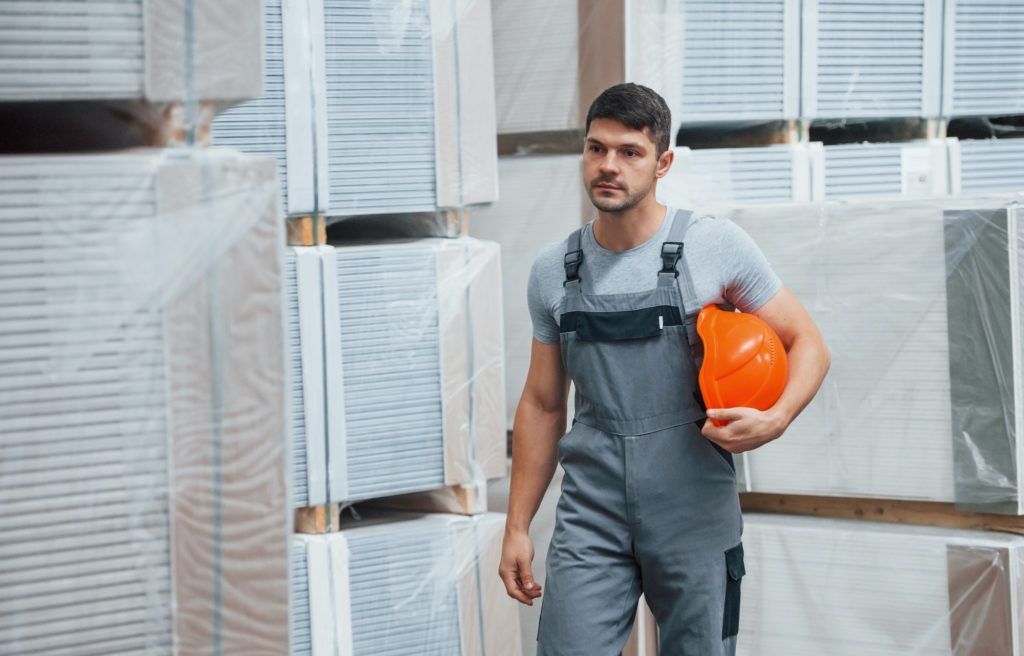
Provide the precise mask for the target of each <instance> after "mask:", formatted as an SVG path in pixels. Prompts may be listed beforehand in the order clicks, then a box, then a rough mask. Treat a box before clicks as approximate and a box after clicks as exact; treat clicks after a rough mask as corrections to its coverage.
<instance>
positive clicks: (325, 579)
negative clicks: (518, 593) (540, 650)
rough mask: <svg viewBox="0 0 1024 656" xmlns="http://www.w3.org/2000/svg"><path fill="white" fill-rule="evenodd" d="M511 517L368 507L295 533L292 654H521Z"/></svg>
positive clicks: (503, 655) (309, 655)
mask: <svg viewBox="0 0 1024 656" xmlns="http://www.w3.org/2000/svg"><path fill="white" fill-rule="evenodd" d="M504 522H505V516H504V515H499V514H495V513H489V514H484V515H477V516H475V517H459V516H449V515H415V514H405V513H389V514H377V515H374V516H372V517H371V516H369V515H367V516H366V517H364V518H363V519H359V520H352V521H347V520H345V521H343V522H342V530H341V532H339V533H330V534H326V535H316V536H311V535H304V536H296V537H295V540H294V550H293V553H294V557H293V588H292V600H293V605H292V627H293V628H292V636H293V640H292V651H291V654H293V655H294V656H334V655H335V654H342V655H346V654H357V655H360V654H384V653H387V654H408V655H409V656H413V655H414V654H427V653H430V654H450V655H465V656H476V655H477V654H493V655H495V656H520V654H521V646H520V636H519V630H518V621H517V615H518V610H517V608H516V606H517V602H515V601H514V600H512V599H511V598H509V597H508V595H507V594H506V592H505V588H504V585H503V584H502V582H501V580H500V579H499V578H498V575H497V571H498V564H499V561H500V559H501V543H502V536H503V533H504V530H503V529H504Z"/></svg>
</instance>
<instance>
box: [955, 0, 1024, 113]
mask: <svg viewBox="0 0 1024 656" xmlns="http://www.w3.org/2000/svg"><path fill="white" fill-rule="evenodd" d="M945 9H946V16H945V38H944V40H943V56H944V59H943V67H942V71H943V80H942V82H943V88H942V113H943V115H944V116H995V115H999V114H1019V113H1021V112H1022V111H1024V58H1022V56H1021V52H1020V44H1021V40H1022V39H1024V6H1021V4H1020V3H1018V2H1012V1H1007V0H1002V1H1000V0H946V1H945Z"/></svg>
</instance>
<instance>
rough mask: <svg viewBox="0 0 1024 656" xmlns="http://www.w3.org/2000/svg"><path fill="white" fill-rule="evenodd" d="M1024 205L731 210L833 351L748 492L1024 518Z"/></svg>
mask: <svg viewBox="0 0 1024 656" xmlns="http://www.w3.org/2000/svg"><path fill="white" fill-rule="evenodd" d="M1019 212H1020V211H1019V208H1018V206H1017V204H1016V203H1015V202H1014V199H1013V198H1012V197H992V198H972V199H930V200H916V201H911V200H905V201H898V200H893V201H873V202H870V201H860V202H848V203H825V204H806V205H791V206H777V207H771V208H768V207H766V208H746V209H737V210H733V211H727V212H723V213H721V214H720V216H722V217H723V218H730V219H732V220H734V221H735V222H736V223H738V224H739V225H740V226H741V227H743V228H744V229H745V230H746V231H747V232H748V233H750V235H751V236H752V237H753V238H754V239H755V241H757V242H758V244H759V245H760V246H761V248H762V249H763V250H764V252H765V254H766V255H767V257H768V259H769V261H771V262H772V263H773V266H774V268H775V270H776V271H777V272H778V274H779V275H780V277H782V279H783V280H784V281H785V282H786V285H787V287H789V288H790V289H791V290H792V291H793V292H794V293H795V294H796V295H797V297H798V298H800V300H801V301H802V302H803V304H804V305H805V306H806V307H807V308H808V309H809V310H810V312H811V314H812V316H813V317H814V318H815V320H816V322H817V323H818V325H819V327H820V328H821V330H822V332H823V334H824V336H825V339H826V342H827V343H828V344H829V348H830V350H831V353H832V368H831V371H830V373H829V376H828V379H827V380H826V382H825V385H824V386H823V388H822V389H821V390H820V391H819V393H818V395H817V397H816V398H815V400H814V401H813V402H812V403H811V405H809V406H808V408H807V409H806V410H805V411H804V412H803V414H802V415H801V416H800V417H799V418H798V419H797V420H796V421H795V422H794V423H793V425H791V426H790V427H789V429H788V430H787V432H786V435H785V436H784V437H783V438H782V439H780V440H778V441H776V442H773V443H771V444H768V445H766V446H765V447H763V448H761V449H758V450H756V451H754V452H751V453H749V454H746V455H745V456H744V457H743V458H742V459H741V462H740V464H741V468H742V469H743V472H742V476H741V477H740V484H741V489H746V490H749V491H758V492H773V493H791V494H820V495H830V496H849V497H880V498H891V499H919V500H931V501H944V502H955V503H957V504H958V505H959V506H961V507H972V508H973V507H980V508H985V509H987V510H992V511H998V512H1008V513H1011V514H1020V513H1021V512H1022V511H1024V505H1022V499H1024V496H1022V495H1021V490H1020V485H1019V484H1018V480H1019V476H1018V472H1019V471H1020V469H1021V465H1020V460H1019V459H1020V457H1021V455H1022V450H1021V448H1020V444H1019V440H1020V439H1021V436H1022V429H1021V424H1020V421H1021V416H1022V414H1021V408H1020V407H1019V405H1020V403H1021V401H1020V399H1021V398H1022V397H1021V394H1020V392H1019V390H1020V389H1021V385H1022V382H1024V381H1022V380H1021V379H1020V374H1019V372H1020V370H1021V367H1020V366H1019V364H1020V362H1021V358H1022V357H1024V342H1022V341H1021V339H1020V337H1019V334H1020V325H1021V324H1020V319H1019V317H1018V316H1017V315H1018V314H1019V313H1018V311H1017V309H1016V308H1017V307H1018V301H1019V297H1020V293H1021V289H1022V287H1021V279H1020V277H1019V271H1020V269H1021V267H1020V262H1019V257H1020V252H1021V248H1020V246H1021V234H1020V232H1019V228H1018V222H1019ZM894 281H899V284H898V285H894V284H893V282H894ZM979 363H981V364H979ZM983 365H984V366H983Z"/></svg>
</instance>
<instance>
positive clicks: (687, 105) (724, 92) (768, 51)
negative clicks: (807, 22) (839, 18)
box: [663, 0, 800, 123]
mask: <svg viewBox="0 0 1024 656" xmlns="http://www.w3.org/2000/svg"><path fill="white" fill-rule="evenodd" d="M669 7H670V8H671V10H670V11H667V12H665V16H664V17H663V18H664V21H663V24H664V25H665V29H666V32H667V34H669V37H668V41H667V43H669V44H670V47H669V48H668V51H667V52H666V59H665V64H664V66H665V68H666V69H667V70H670V71H680V72H681V73H682V87H681V89H680V91H679V95H678V100H677V101H676V102H673V103H671V107H672V111H673V113H674V114H676V113H678V114H679V117H678V118H677V119H676V120H677V121H683V122H687V123H701V122H714V121H742V120H773V119H788V118H796V116H797V114H798V112H799V107H798V99H799V97H800V3H799V2H798V1H796V0H765V1H762V2H757V3H745V4H744V3H727V2H715V1H714V0H674V1H673V2H670V3H669Z"/></svg>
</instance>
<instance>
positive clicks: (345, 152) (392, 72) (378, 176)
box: [323, 0, 469, 215]
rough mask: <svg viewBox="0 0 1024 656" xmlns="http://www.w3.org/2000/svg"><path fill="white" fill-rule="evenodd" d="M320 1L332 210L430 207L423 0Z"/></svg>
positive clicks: (431, 120)
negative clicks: (397, 4) (400, 1)
mask: <svg viewBox="0 0 1024 656" xmlns="http://www.w3.org/2000/svg"><path fill="white" fill-rule="evenodd" d="M323 4H324V28H325V32H326V42H325V54H326V73H327V85H326V89H327V126H326V133H327V149H328V158H329V164H328V165H329V171H330V174H329V175H330V194H331V199H330V205H329V206H330V208H331V212H332V213H335V214H342V215H345V214H378V213H394V212H412V211H429V210H432V209H433V208H434V206H435V205H436V198H437V189H436V181H435V175H436V173H435V170H436V169H435V166H436V165H435V161H436V160H435V144H434V138H435V133H434V130H435V127H434V126H435V107H434V71H433V67H434V51H433V47H434V44H433V38H432V31H431V18H430V12H429V9H430V8H429V2H428V0H412V1H411V2H407V3H404V5H403V6H402V7H401V8H400V9H398V10H397V11H396V10H395V9H397V8H393V7H391V6H390V4H392V3H384V4H383V5H382V4H381V3H378V2H373V1H372V0H324V3H323ZM464 54H468V53H464ZM466 92H469V90H463V93H466Z"/></svg>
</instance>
